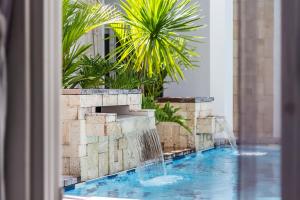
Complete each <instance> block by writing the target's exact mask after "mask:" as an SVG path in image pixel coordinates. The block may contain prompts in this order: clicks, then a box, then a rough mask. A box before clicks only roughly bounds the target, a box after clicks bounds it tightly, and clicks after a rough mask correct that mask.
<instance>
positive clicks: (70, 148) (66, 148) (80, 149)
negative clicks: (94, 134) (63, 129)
mask: <svg viewBox="0 0 300 200" xmlns="http://www.w3.org/2000/svg"><path fill="white" fill-rule="evenodd" d="M86 155H87V150H86V145H85V144H80V145H78V144H71V145H63V157H84V156H86Z"/></svg>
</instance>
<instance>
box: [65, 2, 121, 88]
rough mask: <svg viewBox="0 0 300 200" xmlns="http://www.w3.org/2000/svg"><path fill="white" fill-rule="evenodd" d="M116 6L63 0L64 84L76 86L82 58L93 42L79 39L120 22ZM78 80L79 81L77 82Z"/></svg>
mask: <svg viewBox="0 0 300 200" xmlns="http://www.w3.org/2000/svg"><path fill="white" fill-rule="evenodd" d="M119 18H120V15H119V12H118V11H117V9H116V8H114V7H113V6H110V5H103V4H101V3H95V4H89V3H85V2H81V1H77V0H75V1H74V0H63V41H62V43H63V45H62V46H63V69H62V72H63V86H64V87H65V88H72V87H75V86H76V85H77V84H79V82H80V81H81V80H83V79H82V78H80V77H76V76H78V74H77V73H78V71H79V68H78V67H79V66H80V63H79V62H80V59H81V57H82V56H83V55H84V54H85V53H86V51H87V50H88V49H89V48H90V47H91V46H92V44H89V43H88V44H80V42H79V39H80V38H81V37H82V36H83V35H85V34H86V33H88V32H90V31H92V30H94V29H95V28H98V27H100V26H103V25H106V24H110V23H115V22H118V21H119ZM76 81H79V82H77V84H76Z"/></svg>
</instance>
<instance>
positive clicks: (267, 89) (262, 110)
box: [233, 0, 274, 143]
mask: <svg viewBox="0 0 300 200" xmlns="http://www.w3.org/2000/svg"><path fill="white" fill-rule="evenodd" d="M273 39H274V0H249V1H241V0H234V110H233V112H234V132H235V134H236V135H238V136H241V134H240V132H241V131H242V134H243V135H242V137H245V140H247V142H250V143H251V142H262V143H264V142H272V138H273V99H274V95H273V77H274V75H273V68H274V66H273V61H274V55H273V43H274V42H273ZM239 122H240V124H239ZM240 127H241V128H242V129H243V130H239V128H240ZM242 140H243V139H242ZM245 142H246V141H245Z"/></svg>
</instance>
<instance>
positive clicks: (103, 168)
mask: <svg viewBox="0 0 300 200" xmlns="http://www.w3.org/2000/svg"><path fill="white" fill-rule="evenodd" d="M108 167H109V162H108V153H107V152H106V153H100V154H99V176H105V175H108V174H109V168H108Z"/></svg>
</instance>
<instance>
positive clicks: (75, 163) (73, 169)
mask: <svg viewBox="0 0 300 200" xmlns="http://www.w3.org/2000/svg"><path fill="white" fill-rule="evenodd" d="M70 175H71V176H75V177H78V176H81V163H80V158H78V157H77V158H70Z"/></svg>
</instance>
